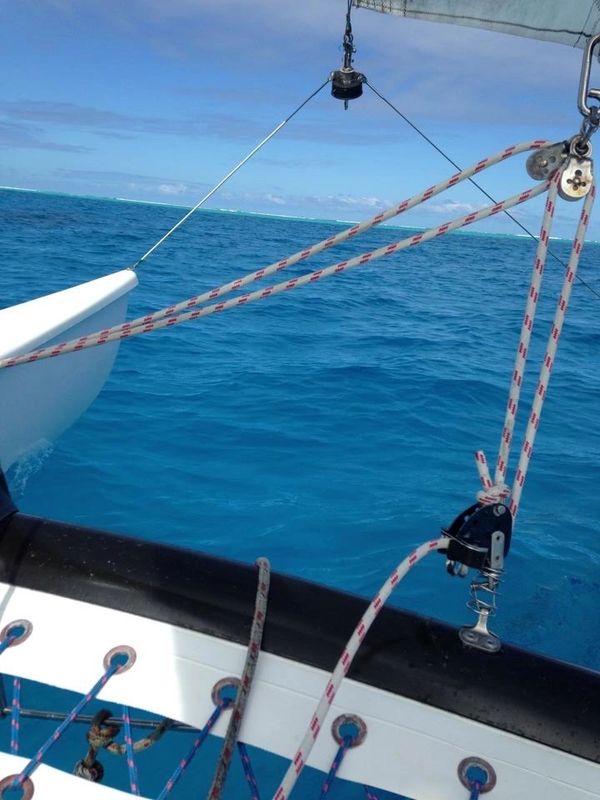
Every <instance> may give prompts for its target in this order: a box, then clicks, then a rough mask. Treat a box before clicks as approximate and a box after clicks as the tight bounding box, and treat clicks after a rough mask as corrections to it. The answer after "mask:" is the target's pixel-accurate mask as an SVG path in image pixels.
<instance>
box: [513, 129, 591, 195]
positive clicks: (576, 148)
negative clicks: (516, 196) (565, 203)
mask: <svg viewBox="0 0 600 800" xmlns="http://www.w3.org/2000/svg"><path fill="white" fill-rule="evenodd" d="M526 167H527V173H528V175H529V176H530V177H531V178H533V179H534V180H536V181H542V180H547V179H548V178H549V177H550V176H551V175H552V174H553V173H555V172H556V170H557V169H559V170H560V171H561V175H560V181H559V184H558V193H559V195H560V196H561V197H562V199H563V200H581V199H582V198H583V197H585V196H586V194H587V193H588V192H589V190H590V189H591V186H592V182H593V180H594V176H593V172H592V143H591V142H590V140H589V138H587V137H586V135H585V134H584V133H579V134H577V135H576V136H573V137H572V138H571V139H569V140H566V141H564V142H556V143H555V144H551V145H549V146H548V147H543V148H542V149H541V150H538V151H537V152H536V153H532V154H531V155H530V156H529V158H528V159H527V163H526Z"/></svg>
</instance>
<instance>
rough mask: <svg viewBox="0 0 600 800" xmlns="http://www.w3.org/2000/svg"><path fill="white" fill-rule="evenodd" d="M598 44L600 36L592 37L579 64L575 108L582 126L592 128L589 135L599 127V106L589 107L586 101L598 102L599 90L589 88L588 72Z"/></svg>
mask: <svg viewBox="0 0 600 800" xmlns="http://www.w3.org/2000/svg"><path fill="white" fill-rule="evenodd" d="M598 44H600V34H596V36H592V37H591V39H589V40H588V43H587V45H586V47H585V50H584V51H583V60H582V64H581V75H580V78H579V94H578V97H577V107H578V108H579V111H580V112H581V115H582V116H583V118H584V125H586V124H587V125H589V126H591V127H592V128H593V130H592V131H591V132H590V133H593V132H594V131H595V130H596V129H597V128H598V126H599V125H600V106H598V105H590V104H589V102H588V100H589V98H590V97H592V98H593V99H594V100H600V89H593V88H591V87H590V72H591V69H592V57H593V54H594V50H595V48H596V47H597V45H598Z"/></svg>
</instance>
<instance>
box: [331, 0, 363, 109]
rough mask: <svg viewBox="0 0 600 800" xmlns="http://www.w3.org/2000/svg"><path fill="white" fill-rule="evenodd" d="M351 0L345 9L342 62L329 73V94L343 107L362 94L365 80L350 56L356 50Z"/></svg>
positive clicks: (345, 107) (346, 106)
mask: <svg viewBox="0 0 600 800" xmlns="http://www.w3.org/2000/svg"><path fill="white" fill-rule="evenodd" d="M351 11H352V0H348V10H347V11H346V29H345V30H344V39H343V41H342V47H343V49H344V62H343V65H342V68H341V69H336V70H334V72H332V73H331V76H330V80H331V94H332V95H333V97H335V98H336V99H337V100H343V101H344V109H347V108H348V101H349V100H356V99H357V98H358V97H360V96H361V95H362V92H363V90H362V85H363V83H365V82H366V80H367V79H366V78H365V76H364V75H363V74H362V72H357V71H356V70H355V69H354V68H353V66H352V56H353V55H354V53H355V52H356V48H355V47H354V36H353V34H352V20H351V17H350V14H351Z"/></svg>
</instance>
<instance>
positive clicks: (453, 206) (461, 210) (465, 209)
mask: <svg viewBox="0 0 600 800" xmlns="http://www.w3.org/2000/svg"><path fill="white" fill-rule="evenodd" d="M480 208H483V206H481V205H475V204H473V203H464V202H460V201H459V200H448V201H446V202H445V203H433V204H432V205H429V206H424V207H423V210H424V211H433V212H434V213H435V214H470V213H471V212H472V211H479V209H480Z"/></svg>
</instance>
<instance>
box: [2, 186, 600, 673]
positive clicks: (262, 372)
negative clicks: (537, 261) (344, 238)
mask: <svg viewBox="0 0 600 800" xmlns="http://www.w3.org/2000/svg"><path fill="white" fill-rule="evenodd" d="M179 215H180V211H179V210H177V209H173V208H170V207H166V206H150V205H140V204H133V203H127V202H119V201H108V200H99V199H89V198H75V197H65V196H56V195H46V194H38V193H26V192H11V191H0V226H1V231H0V237H1V241H2V243H3V251H2V252H3V258H2V279H1V286H2V295H1V301H2V304H3V305H10V304H12V303H15V302H18V301H22V300H26V299H30V298H32V297H34V296H37V295H39V294H44V293H47V292H49V291H53V290H57V289H61V288H65V287H67V286H69V285H71V284H75V283H78V282H81V281H84V280H88V279H91V278H94V277H97V276H99V275H101V274H105V273H108V272H110V271H113V270H116V269H119V268H121V267H123V266H126V265H128V264H130V263H132V262H134V261H135V260H136V259H137V258H138V257H139V256H140V255H141V254H142V253H143V252H145V250H146V249H147V248H148V247H149V246H150V245H151V244H152V243H153V242H154V241H155V240H156V239H157V238H159V236H160V235H162V233H163V232H164V231H165V230H166V229H167V228H168V227H169V226H170V225H171V224H172V223H173V222H175V220H176V219H177V218H178V216H179ZM341 227H343V226H341V225H339V224H335V223H326V222H320V221H306V220H290V219H277V218H268V217H260V216H249V215H244V214H229V213H218V212H201V213H198V214H197V215H196V216H195V217H194V218H193V219H192V220H191V222H190V223H189V224H188V225H187V226H186V227H184V228H183V229H182V230H180V231H179V232H178V233H177V234H176V235H175V236H174V237H173V238H172V239H171V240H170V241H169V242H168V243H167V244H166V245H165V246H164V247H163V248H161V250H160V251H159V252H158V253H157V254H155V255H154V256H152V257H151V258H150V259H149V260H148V261H147V262H146V263H145V264H144V266H143V267H142V268H141V269H140V272H139V277H140V287H139V289H138V290H137V291H136V292H135V293H134V295H133V296H132V300H131V306H130V316H132V317H136V316H139V315H140V314H143V313H145V312H147V311H149V310H152V309H155V308H159V307H162V306H163V305H165V303H167V302H171V301H175V300H179V299H182V298H185V297H188V296H189V295H192V294H196V293H198V292H200V291H204V290H206V289H209V288H212V287H214V286H217V285H219V284H221V283H224V282H225V281H228V280H230V279H232V278H234V277H237V276H238V275H241V274H243V273H245V272H247V271H250V270H254V269H256V268H258V267H260V266H264V265H265V264H267V263H270V262H271V261H274V260H276V259H279V258H281V257H283V256H285V255H288V254H290V253H293V252H295V251H297V250H298V249H300V248H301V247H304V246H305V245H307V244H310V243H312V242H314V241H317V240H320V239H323V238H325V237H326V236H328V235H329V234H330V233H331V232H333V231H336V230H339V229H341ZM403 235H405V234H403V232H401V231H398V230H393V229H391V228H384V229H379V230H376V231H374V232H372V233H370V234H367V235H365V236H364V237H361V238H360V239H359V240H357V241H355V242H353V243H351V244H350V245H347V246H343V247H340V248H339V249H338V250H337V253H339V254H340V255H339V256H338V255H337V253H336V252H333V253H329V254H325V255H323V256H321V257H318V258H316V259H315V260H314V261H312V262H309V263H308V264H305V265H298V266H297V267H295V268H292V270H291V274H301V273H302V272H304V271H306V270H307V269H308V268H310V269H313V268H315V267H316V266H324V265H327V264H330V263H333V262H334V261H336V260H338V259H339V258H341V257H343V256H347V255H349V254H356V253H357V252H362V251H365V250H368V249H371V248H372V247H375V246H380V245H382V244H384V243H388V242H391V241H394V240H395V239H397V238H400V237H401V236H403ZM552 247H553V249H554V250H555V251H556V252H557V253H558V254H559V255H560V256H561V257H566V256H567V253H568V245H567V243H565V242H562V241H555V242H553V244H552ZM533 252H534V244H533V243H532V242H530V241H528V240H526V239H523V238H518V237H509V236H492V235H480V236H475V235H465V234H453V235H450V236H447V237H443V238H441V239H439V240H436V241H435V242H431V243H429V244H426V245H424V246H422V247H420V248H417V249H414V250H411V251H410V252H406V253H402V254H399V255H397V256H393V257H391V258H390V259H387V260H384V261H380V262H378V263H376V264H373V265H371V266H368V267H363V268H361V269H360V270H355V271H353V272H350V273H348V274H346V275H344V276H339V277H336V278H334V279H329V280H327V281H323V282H322V283H318V284H315V285H311V286H310V287H307V288H304V289H300V290H298V291H296V292H293V293H291V294H289V295H284V296H280V297H278V298H273V299H270V300H267V301H263V302H261V303H258V304H255V305H252V306H247V307H245V308H242V309H236V310H233V311H230V312H228V313H226V314H222V315H217V316H213V317H210V318H208V319H205V320H201V321H199V322H196V323H190V324H187V325H183V326H180V327H177V328H174V329H169V330H168V331H165V332H159V333H155V334H152V335H151V336H147V337H140V338H138V339H135V340H131V341H128V342H125V343H124V344H123V345H122V346H121V351H120V354H119V356H118V359H117V363H116V366H115V369H114V371H113V373H112V375H111V377H110V379H109V381H108V383H107V385H106V387H105V389H104V390H103V392H102V394H101V395H100V397H99V398H98V399H97V401H96V402H95V403H94V405H93V406H92V408H90V410H89V411H88V412H87V413H86V414H85V415H84V416H83V418H82V419H81V420H79V421H78V422H77V424H76V425H75V426H74V427H73V428H72V429H71V430H70V431H69V432H67V433H66V434H65V435H64V436H63V438H62V439H61V440H60V441H59V442H58V443H57V444H56V446H55V447H54V449H53V451H52V452H50V453H46V454H44V455H43V456H40V457H38V458H36V459H31V460H29V461H28V462H27V463H26V464H22V465H20V466H19V468H18V469H16V470H13V471H12V472H11V474H10V475H9V479H10V482H11V486H12V488H13V491H14V493H15V496H16V499H17V501H18V504H19V506H20V508H21V509H22V510H24V511H27V512H29V513H34V514H41V515H45V516H49V517H54V518H60V519H64V520H68V521H72V522H77V523H81V524H85V525H92V526H96V527H100V528H106V529H110V530H115V531H120V532H125V533H130V534H133V535H136V536H141V537H145V538H149V539H154V540H162V541H166V542H171V543H174V544H178V545H183V546H186V547H191V548H197V549H201V550H205V551H208V552H211V553H215V554H219V555H223V556H227V557H231V558H235V559H239V560H242V561H253V560H254V559H255V558H256V557H257V556H259V555H266V556H268V557H269V558H270V559H271V561H272V564H273V568H274V569H276V570H278V571H281V572H287V573H292V574H295V575H300V576H302V577H305V578H309V579H311V580H316V581H320V582H324V583H327V584H329V585H332V586H337V587H341V588H343V589H347V590H349V591H352V592H357V593H360V594H363V595H371V594H372V593H374V592H375V590H376V589H377V588H378V587H379V585H380V584H381V583H382V581H383V580H384V578H385V577H386V576H387V574H388V573H389V571H390V569H391V568H392V567H393V566H394V565H395V564H396V563H397V562H398V561H399V560H400V559H401V558H402V557H404V555H405V554H406V553H407V552H408V551H409V550H410V549H411V548H412V547H413V545H415V544H417V543H419V542H421V541H423V540H424V539H426V538H429V537H432V536H435V535H436V534H437V533H438V532H439V529H440V527H441V526H442V525H446V524H447V523H449V522H450V521H451V520H452V519H453V517H454V516H455V515H456V514H457V513H458V512H459V511H461V510H462V509H463V508H464V507H466V506H467V505H470V504H471V502H472V501H473V497H474V494H475V492H476V491H477V489H478V488H479V484H478V478H477V473H476V470H475V466H474V462H473V458H472V453H473V451H474V450H475V449H477V448H479V447H483V449H484V450H485V451H486V452H487V455H488V459H489V460H490V462H493V461H494V459H495V450H496V448H497V446H498V439H499V435H500V429H501V426H502V420H503V414H504V407H505V403H506V394H507V390H508V379H509V376H510V373H511V370H512V363H513V357H514V348H515V346H516V342H517V338H518V331H519V326H520V320H521V315H522V307H523V303H524V294H525V292H526V289H527V286H528V282H529V272H530V265H531V261H532V257H533ZM599 254H600V249H599V245H596V244H590V245H589V246H588V247H587V249H586V251H585V253H584V256H583V261H582V268H581V269H582V275H583V276H584V277H585V278H586V280H588V281H589V282H590V283H591V284H592V285H593V286H595V287H596V288H597V289H600V279H599V277H598V268H597V263H598V255H599ZM313 265H314V266H313ZM561 280H562V275H561V268H560V267H559V266H555V265H554V264H553V263H550V264H549V265H548V269H547V274H546V278H545V290H546V291H545V297H544V299H543V301H542V305H541V308H540V311H539V321H538V329H537V332H536V333H535V335H534V342H533V345H532V348H531V352H532V364H536V366H535V367H533V366H532V367H531V368H530V373H529V380H528V381H527V383H526V387H525V395H524V396H525V398H526V400H528V399H529V398H530V396H531V392H532V388H533V383H534V382H535V378H536V377H537V371H538V367H537V363H538V361H539V359H540V357H541V354H542V352H543V347H544V343H545V337H546V333H547V329H548V325H549V322H550V319H551V317H552V314H553V302H554V298H555V296H556V293H557V291H558V287H559V284H560V281H561ZM599 320H600V301H599V300H598V299H597V298H596V297H594V296H593V295H592V294H591V293H590V292H589V291H587V290H586V289H585V287H582V286H580V285H577V286H576V287H575V291H574V296H573V302H572V309H571V313H570V316H569V319H568V321H567V325H566V328H565V333H564V338H563V340H562V341H561V345H560V349H559V356H558V360H557V364H556V366H555V369H554V374H553V376H552V381H551V385H550V391H549V398H548V401H547V404H546V407H545V409H544V415H543V419H542V424H541V428H540V431H539V434H538V439H537V444H536V452H535V455H534V458H533V462H532V467H531V470H530V475H529V478H528V482H527V485H526V487H525V492H524V497H523V502H522V507H521V513H520V516H519V519H518V524H517V529H516V531H515V535H514V539H513V542H514V544H513V548H512V551H511V554H510V558H509V560H508V562H507V576H506V580H505V582H504V584H503V589H502V595H501V597H500V600H499V606H500V609H499V613H498V616H497V618H496V619H495V621H494V628H495V629H496V631H497V632H498V633H499V634H500V635H501V636H502V637H504V638H506V639H508V640H511V641H513V642H516V643H518V644H521V645H525V646H528V647H532V648H534V649H537V650H540V651H543V652H545V653H548V654H551V655H555V656H557V657H560V658H565V659H569V660H573V661H576V662H578V663H581V664H584V665H586V666H589V667H593V668H596V669H597V668H599V667H600V647H599V644H598V623H597V613H596V610H597V606H598V602H599V600H600V575H599V571H598V566H599V564H600V542H599V534H600V532H599V530H598V520H599V519H600V493H599V491H598V475H599V470H598V456H599V454H600V421H599V418H598V396H599V390H600V353H599V349H598V345H599V344H600V334H599V333H598V322H599ZM526 405H527V404H526V403H523V410H525V408H526ZM519 430H520V431H521V430H522V426H521V427H520V428H519ZM519 441H520V439H519ZM467 596H468V584H467V582H465V581H461V580H459V579H450V578H449V577H447V576H446V575H445V573H444V569H443V562H442V560H441V559H439V558H431V559H429V560H428V561H425V562H424V564H423V565H422V566H420V567H419V569H418V570H416V571H415V572H414V573H413V574H411V576H410V578H408V579H407V581H406V582H405V583H403V584H402V585H401V587H400V589H399V590H398V592H397V594H396V596H395V597H394V600H393V602H394V603H397V604H399V605H401V606H404V607H408V608H412V609H417V610H419V611H420V612H422V613H425V614H428V615H432V616H436V617H439V618H443V619H446V620H449V621H451V622H454V623H458V624H462V623H464V622H465V621H469V620H470V619H471V614H470V612H468V611H467V610H466V609H465V607H464V603H465V601H466V599H467ZM582 623H583V624H582Z"/></svg>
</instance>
